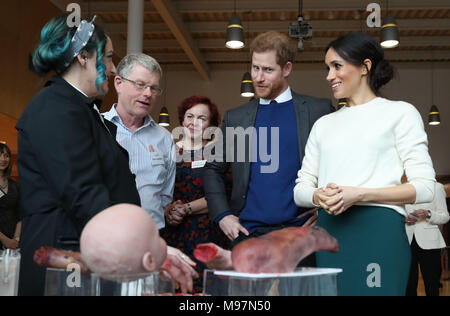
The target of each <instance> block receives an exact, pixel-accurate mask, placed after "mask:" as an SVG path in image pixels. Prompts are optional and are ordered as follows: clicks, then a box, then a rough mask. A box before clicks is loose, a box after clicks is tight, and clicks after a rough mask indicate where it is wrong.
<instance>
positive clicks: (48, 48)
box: [16, 14, 140, 295]
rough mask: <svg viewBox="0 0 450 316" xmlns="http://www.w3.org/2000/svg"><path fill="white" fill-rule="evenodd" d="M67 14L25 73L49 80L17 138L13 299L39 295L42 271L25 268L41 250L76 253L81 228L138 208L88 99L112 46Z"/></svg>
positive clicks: (102, 84) (123, 156) (49, 29)
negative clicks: (108, 212)
mask: <svg viewBox="0 0 450 316" xmlns="http://www.w3.org/2000/svg"><path fill="white" fill-rule="evenodd" d="M67 18H68V14H65V15H62V16H58V17H56V18H53V19H52V20H51V21H49V22H48V23H47V24H46V25H45V26H44V27H43V29H42V32H41V39H40V43H39V45H38V47H37V48H36V50H35V51H34V52H33V53H32V54H31V56H30V68H31V70H32V71H34V72H35V73H37V74H38V75H40V76H41V77H44V76H46V75H47V74H49V73H51V72H55V73H56V76H55V77H53V78H52V79H50V80H49V81H48V82H47V84H46V85H45V87H44V88H43V89H42V90H41V91H40V92H39V93H38V94H37V95H36V96H35V97H34V98H33V99H32V100H31V101H30V102H29V104H28V105H27V107H26V109H25V111H24V112H23V114H22V116H21V117H20V119H19V121H18V123H17V125H16V128H17V130H18V145H19V146H18V169H19V178H20V189H21V191H20V199H21V208H22V209H23V221H22V225H23V226H22V236H21V240H20V248H21V255H22V258H21V263H20V277H19V295H43V294H44V285H45V269H43V268H40V267H39V266H38V265H37V264H35V263H34V262H33V256H34V253H35V251H36V250H37V249H39V248H40V247H41V246H50V247H54V248H58V249H66V250H73V251H79V238H80V235H81V232H82V230H83V228H84V226H85V225H86V223H87V222H88V221H89V220H90V219H91V218H92V217H93V216H95V215H96V214H97V213H99V212H101V211H102V210H104V209H106V208H108V207H109V206H112V205H115V204H119V203H130V204H135V205H140V199H139V194H138V192H137V190H136V183H135V181H134V177H133V175H132V174H131V172H130V169H129V167H128V155H127V153H126V151H125V150H124V149H123V148H121V147H120V146H119V145H118V144H117V142H116V141H115V139H114V138H113V137H112V136H111V134H110V132H109V130H108V128H107V127H106V125H105V124H104V122H103V120H102V117H101V116H100V113H99V112H98V108H97V106H96V104H95V103H94V99H93V98H94V97H96V96H98V95H104V94H106V93H107V92H108V77H110V76H112V75H114V73H115V66H114V63H113V61H112V58H113V53H114V51H113V44H112V42H111V39H110V38H109V37H108V36H106V35H105V33H104V31H103V29H102V28H101V27H100V26H99V25H97V24H94V23H93V22H87V21H82V22H81V23H80V25H79V26H78V27H76V26H74V27H69V26H68V24H67Z"/></svg>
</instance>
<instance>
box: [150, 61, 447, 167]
mask: <svg viewBox="0 0 450 316" xmlns="http://www.w3.org/2000/svg"><path fill="white" fill-rule="evenodd" d="M394 66H395V67H396V69H397V77H396V78H395V79H394V80H393V81H392V82H391V83H389V84H388V85H387V86H386V87H385V88H384V89H383V90H382V94H383V96H384V97H387V98H390V99H393V100H403V101H407V102H410V103H412V104H413V105H414V106H416V108H417V109H418V111H419V112H420V114H421V115H422V118H423V120H424V124H425V130H426V132H427V134H428V139H429V150H430V155H431V158H432V160H433V164H434V167H435V169H436V173H437V174H450V159H449V158H450V145H449V144H450V141H449V138H450V137H449V136H450V63H448V62H447V63H444V62H442V63H438V62H436V63H434V103H435V104H436V105H437V107H438V108H439V111H440V115H441V122H442V123H441V125H438V126H429V125H428V112H429V109H430V107H431V100H432V99H431V74H432V72H431V63H428V62H426V63H399V64H394ZM247 67H248V66H245V65H215V66H212V67H211V81H209V82H207V81H204V80H202V79H201V78H200V75H199V74H198V73H197V72H196V71H195V70H193V69H192V68H191V67H190V66H185V67H181V68H180V66H176V67H175V66H165V67H164V71H165V78H164V79H163V80H162V83H163V85H166V89H165V93H167V94H166V95H164V94H163V95H162V96H161V97H160V99H159V101H158V104H157V105H156V106H155V108H154V109H153V110H152V117H153V118H155V119H156V120H157V118H158V114H159V110H160V107H161V106H162V104H163V103H164V104H165V105H166V106H167V108H168V109H169V114H170V118H171V126H170V129H172V128H174V127H175V126H178V115H177V106H178V105H179V104H180V102H181V101H182V100H183V99H184V98H186V97H189V96H191V95H206V96H208V97H210V98H211V99H212V101H213V102H215V103H216V104H217V105H218V106H219V109H220V113H221V116H223V114H224V113H225V111H226V110H228V109H231V108H235V107H237V106H239V105H241V104H243V103H245V102H247V100H248V99H246V98H242V97H241V96H240V81H241V79H242V76H243V74H244V72H245V71H246V70H247ZM325 76H326V70H325V66H324V65H322V64H297V65H295V66H294V72H293V73H292V74H291V76H290V79H289V81H290V85H291V88H292V89H293V90H294V91H297V92H299V93H302V94H309V95H313V96H318V97H327V98H330V99H332V100H333V96H332V93H331V89H330V88H329V85H328V83H327V82H326V80H325ZM333 102H334V104H336V101H335V100H333Z"/></svg>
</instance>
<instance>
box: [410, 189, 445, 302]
mask: <svg viewBox="0 0 450 316" xmlns="http://www.w3.org/2000/svg"><path fill="white" fill-rule="evenodd" d="M406 212H407V213H408V216H407V218H406V233H407V235H408V240H409V243H410V245H411V254H412V260H411V271H410V274H409V281H408V286H407V288H406V295H407V296H417V284H418V279H419V265H420V271H421V272H422V276H423V282H424V284H425V293H426V295H427V296H439V283H440V279H441V273H442V266H441V264H442V263H441V249H442V248H445V241H444V238H443V237H442V234H441V231H440V230H439V226H438V225H443V224H446V223H447V222H448V221H449V219H450V216H449V213H448V210H447V203H446V202H445V190H444V186H443V185H442V184H441V183H439V182H436V186H435V193H434V198H433V201H432V202H431V203H423V204H407V205H406Z"/></svg>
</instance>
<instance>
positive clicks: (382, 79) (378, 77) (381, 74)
mask: <svg viewBox="0 0 450 316" xmlns="http://www.w3.org/2000/svg"><path fill="white" fill-rule="evenodd" d="M392 78H394V67H392V65H391V64H390V63H389V62H388V61H387V60H386V59H382V60H380V62H379V63H378V64H377V65H376V67H375V69H373V70H372V71H371V72H370V86H371V88H372V90H373V91H378V90H379V89H380V88H381V87H382V86H384V85H385V84H387V83H388V82H389V81H391V80H392Z"/></svg>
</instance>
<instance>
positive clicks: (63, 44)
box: [29, 14, 106, 92]
mask: <svg viewBox="0 0 450 316" xmlns="http://www.w3.org/2000/svg"><path fill="white" fill-rule="evenodd" d="M67 17H68V14H63V15H60V16H58V17H56V18H53V19H52V20H50V21H49V22H48V23H47V24H46V25H45V26H44V27H43V29H42V31H41V42H40V43H39V45H38V47H37V48H36V49H35V51H34V52H33V53H31V54H30V63H29V67H30V69H31V71H33V72H35V73H36V74H38V75H39V76H41V77H44V76H45V75H47V74H48V73H49V72H50V71H55V72H56V73H57V74H63V73H64V72H66V71H67V70H68V69H69V68H70V66H71V65H72V64H71V65H69V66H68V67H64V56H65V53H66V51H67V49H68V48H69V45H70V42H71V40H72V37H73V35H74V34H75V32H76V30H77V27H76V26H74V27H69V26H68V25H67ZM105 46H106V35H105V32H104V31H103V29H102V28H101V27H100V26H99V25H97V24H95V30H94V33H93V34H92V36H91V38H90V39H89V41H88V43H87V44H86V46H85V47H84V48H83V50H84V51H86V52H87V53H88V54H89V55H91V56H92V54H93V53H94V51H96V52H97V63H96V65H97V74H98V76H97V80H96V81H95V85H96V87H97V90H98V91H99V92H101V90H100V85H101V84H102V82H103V81H105V80H106V74H105V71H106V66H105V64H104V63H103V57H104V55H105ZM74 59H75V58H74Z"/></svg>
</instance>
